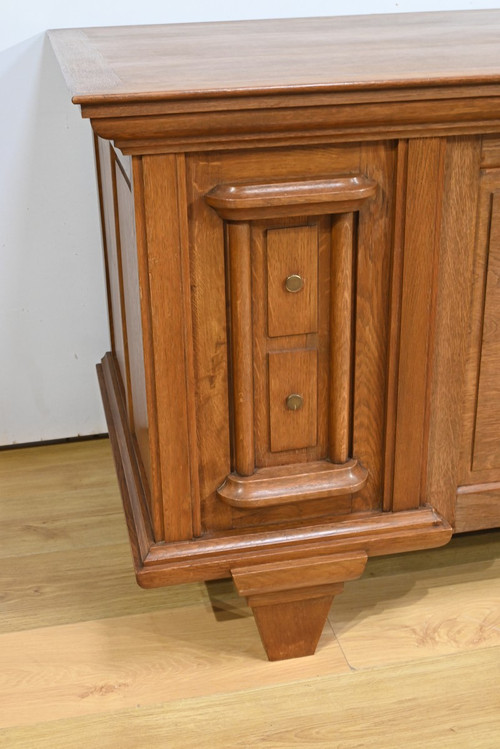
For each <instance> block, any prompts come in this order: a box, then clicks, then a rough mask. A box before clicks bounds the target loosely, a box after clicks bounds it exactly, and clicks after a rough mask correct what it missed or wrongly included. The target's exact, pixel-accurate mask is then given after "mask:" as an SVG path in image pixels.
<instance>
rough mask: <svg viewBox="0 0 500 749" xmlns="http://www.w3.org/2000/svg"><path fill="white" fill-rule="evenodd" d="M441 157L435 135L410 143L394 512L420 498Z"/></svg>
mask: <svg viewBox="0 0 500 749" xmlns="http://www.w3.org/2000/svg"><path fill="white" fill-rule="evenodd" d="M443 159H444V143H443V142H442V141H440V140H438V139H437V138H428V139H427V140H415V141H410V143H409V146H408V187H407V203H406V219H405V248H404V271H403V292H402V293H403V297H402V306H401V334H400V335H401V343H400V353H399V376H398V383H399V384H398V404H397V413H398V420H397V425H396V442H395V457H394V495H393V504H392V507H393V510H402V509H404V508H405V509H409V508H411V507H418V506H419V505H420V503H421V500H422V488H421V484H422V476H423V473H424V475H425V464H426V451H427V447H426V444H425V440H426V437H427V434H426V429H427V409H428V400H427V381H428V371H429V355H430V351H431V349H430V346H431V341H432V331H433V326H434V303H435V274H436V266H437V253H438V247H439V232H440V226H441V213H440V209H441V203H442V189H443V186H442V180H443Z"/></svg>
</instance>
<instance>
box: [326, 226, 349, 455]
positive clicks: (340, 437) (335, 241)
mask: <svg viewBox="0 0 500 749" xmlns="http://www.w3.org/2000/svg"><path fill="white" fill-rule="evenodd" d="M353 242H354V214H353V213H345V214H342V215H340V216H337V217H335V219H334V221H333V224H332V255H331V272H332V279H331V284H332V287H331V323H330V324H331V329H330V339H331V348H330V352H331V358H330V376H331V389H330V419H329V424H330V429H329V431H330V435H329V436H330V459H331V460H332V461H333V462H334V463H345V462H346V461H347V460H348V459H349V448H350V423H351V375H352V326H353V320H352V302H353Z"/></svg>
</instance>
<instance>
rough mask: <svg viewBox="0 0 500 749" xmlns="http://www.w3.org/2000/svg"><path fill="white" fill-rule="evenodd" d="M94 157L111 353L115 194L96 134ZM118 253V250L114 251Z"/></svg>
mask: <svg viewBox="0 0 500 749" xmlns="http://www.w3.org/2000/svg"><path fill="white" fill-rule="evenodd" d="M94 155H95V165H96V174H97V189H98V192H99V211H100V218H101V236H102V246H103V251H104V269H105V272H106V292H107V293H106V298H107V301H108V321H109V337H110V343H111V351H114V349H115V330H114V320H113V307H112V293H113V287H112V278H111V265H112V259H111V257H110V255H111V254H112V251H111V247H110V246H109V245H110V244H112V243H113V242H114V236H110V230H109V225H108V221H109V217H108V216H109V212H110V201H112V200H113V194H112V191H111V185H110V179H109V177H110V163H109V153H108V149H107V147H106V142H105V141H103V140H102V138H99V136H97V135H95V134H94ZM114 251H115V252H116V249H115V250H114Z"/></svg>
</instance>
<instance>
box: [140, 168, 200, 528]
mask: <svg viewBox="0 0 500 749" xmlns="http://www.w3.org/2000/svg"><path fill="white" fill-rule="evenodd" d="M143 190H144V205H145V227H146V238H147V248H148V249H147V252H148V267H149V285H150V294H151V320H152V338H153V346H154V351H155V356H154V373H155V374H154V376H155V383H156V388H155V393H156V404H155V406H156V411H157V423H158V447H159V456H160V457H159V461H160V465H161V487H162V509H163V518H164V538H165V540H176V539H184V538H190V537H191V536H192V533H193V510H192V494H191V480H192V478H193V476H192V474H191V470H190V461H191V460H192V456H191V450H190V437H191V435H190V430H189V423H190V421H189V398H188V396H187V392H186V390H187V386H188V372H187V370H186V355H185V353H184V352H185V349H186V347H188V346H191V345H192V344H191V341H188V340H187V339H186V338H187V336H186V324H185V322H184V314H183V312H184V304H183V293H184V290H185V288H186V286H189V279H186V278H184V277H183V268H184V265H183V254H184V253H185V252H186V251H187V248H186V247H185V246H182V245H181V244H180V234H179V222H180V216H179V210H178V204H177V169H176V160H175V157H174V156H166V157H164V158H162V159H153V160H152V159H147V158H146V159H143ZM173 226H175V227H176V231H172V227H173ZM160 352H161V354H160ZM174 363H175V364H174ZM167 371H168V373H169V374H168V375H167ZM174 372H175V376H174V374H173V373H174ZM174 434H175V439H172V436H173V435H174ZM193 475H195V474H193ZM194 496H195V497H196V493H195V494H194Z"/></svg>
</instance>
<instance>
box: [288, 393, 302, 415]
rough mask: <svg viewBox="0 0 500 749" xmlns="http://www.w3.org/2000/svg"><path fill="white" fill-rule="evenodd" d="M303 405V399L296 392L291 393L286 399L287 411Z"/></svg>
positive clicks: (296, 409)
mask: <svg viewBox="0 0 500 749" xmlns="http://www.w3.org/2000/svg"><path fill="white" fill-rule="evenodd" d="M303 405H304V399H303V397H302V396H301V395H298V393H291V394H290V395H289V396H288V398H287V399H286V407H287V408H288V410H289V411H298V410H299V409H301V408H302V406H303Z"/></svg>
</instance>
